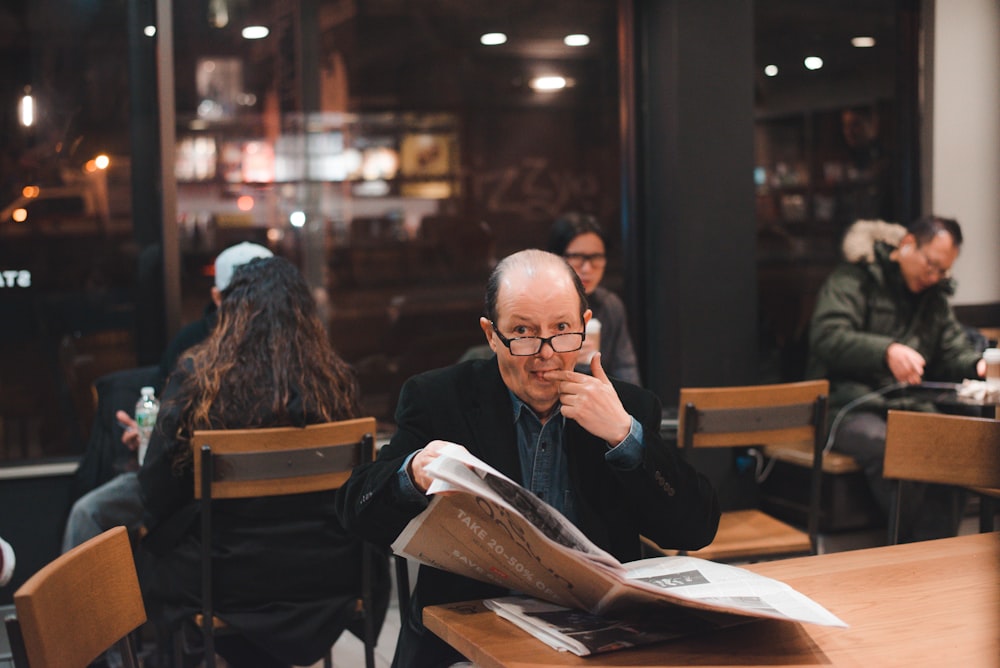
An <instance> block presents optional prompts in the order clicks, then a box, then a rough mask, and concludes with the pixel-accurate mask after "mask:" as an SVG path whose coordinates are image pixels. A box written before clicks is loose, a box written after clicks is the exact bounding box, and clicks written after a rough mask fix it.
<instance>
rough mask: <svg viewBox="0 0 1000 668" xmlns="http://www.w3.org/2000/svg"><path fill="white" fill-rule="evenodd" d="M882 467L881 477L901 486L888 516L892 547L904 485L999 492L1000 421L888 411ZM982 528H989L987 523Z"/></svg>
mask: <svg viewBox="0 0 1000 668" xmlns="http://www.w3.org/2000/svg"><path fill="white" fill-rule="evenodd" d="M883 463H884V468H883V473H882V475H883V476H884V477H886V478H889V479H893V480H896V481H897V482H896V494H895V496H894V497H893V503H892V508H891V510H890V512H889V542H890V543H891V544H895V543H896V542H898V540H899V510H900V488H901V487H902V485H901V484H900V482H901V481H904V480H912V481H917V482H929V483H937V484H942V485H958V486H960V487H968V488H970V489H972V490H973V491H976V492H978V493H980V494H991V493H995V492H996V488H1000V421H997V420H991V419H989V418H975V417H967V416H964V415H942V414H938V413H916V412H910V411H895V410H892V411H889V417H888V421H887V424H886V434H885V460H884V462H883ZM988 505H989V504H988ZM980 527H981V528H985V527H984V526H983V520H982V518H981V519H980Z"/></svg>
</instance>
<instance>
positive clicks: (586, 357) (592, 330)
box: [577, 318, 601, 364]
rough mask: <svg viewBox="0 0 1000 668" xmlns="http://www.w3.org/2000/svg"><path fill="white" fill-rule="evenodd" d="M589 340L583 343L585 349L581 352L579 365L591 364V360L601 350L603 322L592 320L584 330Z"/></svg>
mask: <svg viewBox="0 0 1000 668" xmlns="http://www.w3.org/2000/svg"><path fill="white" fill-rule="evenodd" d="M584 331H585V332H587V338H586V339H585V340H584V342H583V349H582V350H581V351H580V359H579V361H578V362H577V364H590V360H592V359H593V358H594V355H595V354H596V353H597V352H598V351H599V350H600V349H601V321H600V320H598V319H597V318H591V319H590V322H588V323H587V327H586V328H585V329H584Z"/></svg>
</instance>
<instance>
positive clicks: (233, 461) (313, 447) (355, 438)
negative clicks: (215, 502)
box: [191, 417, 375, 499]
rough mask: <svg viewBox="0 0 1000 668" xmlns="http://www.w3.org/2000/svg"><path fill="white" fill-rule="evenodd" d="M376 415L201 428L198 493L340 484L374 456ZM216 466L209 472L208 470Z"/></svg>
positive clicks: (253, 493) (278, 491)
mask: <svg viewBox="0 0 1000 668" xmlns="http://www.w3.org/2000/svg"><path fill="white" fill-rule="evenodd" d="M374 434H375V418H373V417H367V418H357V419H354V420H342V421H340V422H326V423H323V424H312V425H309V426H307V427H274V428H269V429H220V430H198V431H195V432H194V438H192V439H191V448H192V449H193V453H192V454H193V458H194V480H195V489H194V494H195V498H197V499H201V498H204V497H206V496H208V497H209V498H212V499H239V498H248V497H258V496H280V495H284V494H302V493H305V492H316V491H320V490H327V489H337V488H338V487H340V486H341V485H343V484H344V482H346V481H347V479H348V478H349V477H350V475H351V470H352V469H353V468H354V467H355V466H357V465H358V464H362V463H365V462H369V461H371V460H372V457H373V455H374V451H375V437H374ZM206 469H210V473H209V474H208V475H204V474H203V472H205V471H206Z"/></svg>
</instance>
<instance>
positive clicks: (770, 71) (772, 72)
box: [764, 65, 778, 77]
mask: <svg viewBox="0 0 1000 668" xmlns="http://www.w3.org/2000/svg"><path fill="white" fill-rule="evenodd" d="M764 74H766V75H767V76H769V77H776V76H778V66H777V65H767V66H765V67H764Z"/></svg>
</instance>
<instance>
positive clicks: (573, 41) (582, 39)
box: [563, 34, 590, 46]
mask: <svg viewBox="0 0 1000 668" xmlns="http://www.w3.org/2000/svg"><path fill="white" fill-rule="evenodd" d="M563 44H565V45H566V46H587V45H588V44H590V36H589V35H584V34H575V35H566V36H565V37H564V38H563Z"/></svg>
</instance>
